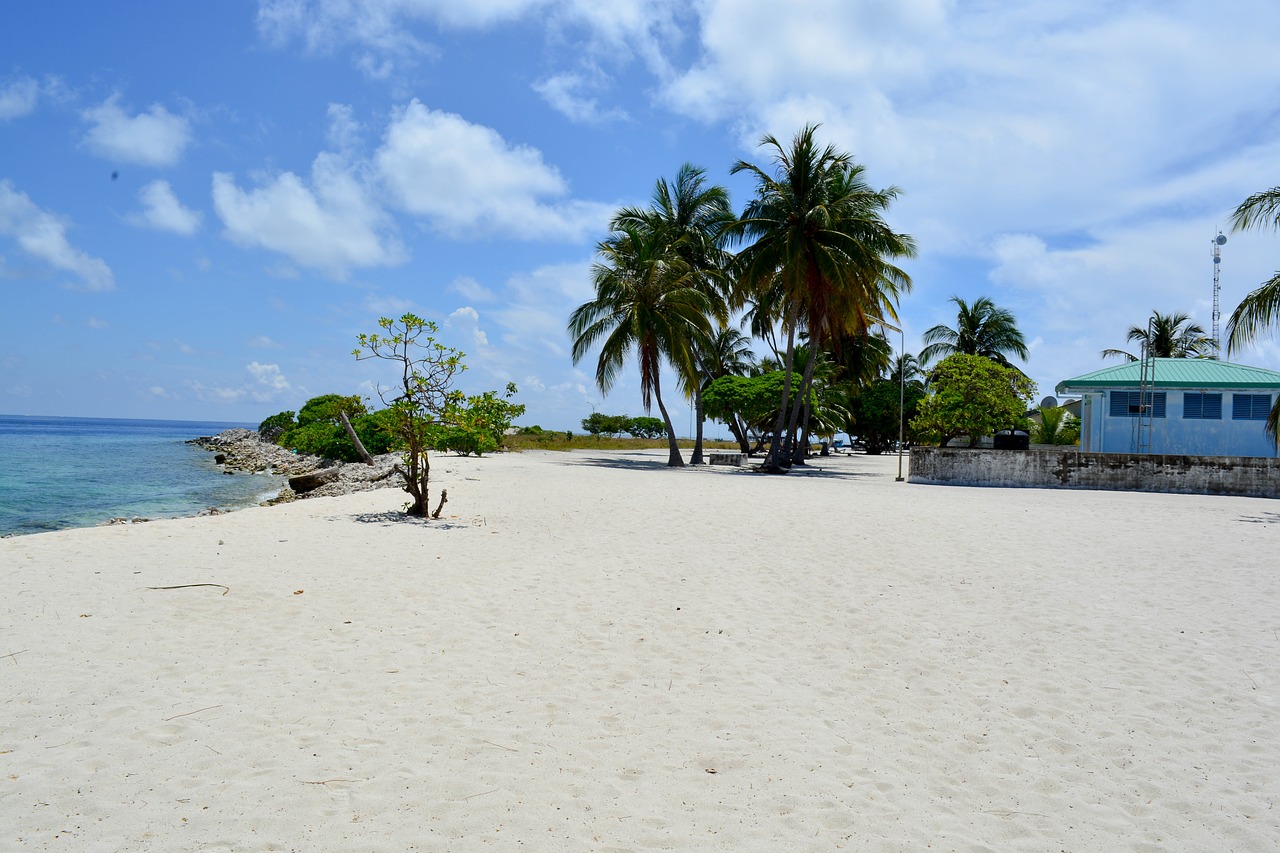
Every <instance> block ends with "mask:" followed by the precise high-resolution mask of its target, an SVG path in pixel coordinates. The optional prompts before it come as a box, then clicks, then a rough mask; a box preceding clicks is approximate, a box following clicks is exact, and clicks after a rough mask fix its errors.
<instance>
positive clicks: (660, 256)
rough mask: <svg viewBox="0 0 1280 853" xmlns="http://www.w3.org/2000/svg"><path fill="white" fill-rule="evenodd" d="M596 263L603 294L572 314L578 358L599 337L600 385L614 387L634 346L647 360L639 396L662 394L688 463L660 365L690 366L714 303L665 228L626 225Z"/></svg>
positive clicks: (673, 457) (671, 460)
mask: <svg viewBox="0 0 1280 853" xmlns="http://www.w3.org/2000/svg"><path fill="white" fill-rule="evenodd" d="M597 251H598V254H599V256H600V260H599V261H597V262H596V263H595V264H593V265H592V268H591V277H592V281H593V283H594V285H595V288H596V298H595V299H593V300H591V301H590V302H586V303H584V304H582V305H580V306H578V308H576V309H575V310H574V312H573V313H572V314H571V315H570V316H569V334H571V335H572V336H573V338H574V341H573V363H574V364H577V363H578V362H579V361H581V360H582V359H583V358H585V357H586V355H587V353H588V352H589V351H590V350H591V349H592V348H593V347H594V346H595V345H596V344H597V343H599V344H600V356H599V360H598V361H597V363H596V385H598V386H599V388H600V390H601V392H602V393H605V394H607V393H608V392H609V390H610V389H611V388H612V387H613V385H614V382H615V381H616V379H617V377H618V373H619V372H620V371H621V370H622V367H623V365H624V363H625V362H626V360H627V357H628V356H629V355H630V353H631V351H632V350H634V351H635V352H636V355H637V357H638V360H639V364H640V398H641V403H642V404H643V405H644V410H645V411H646V412H649V411H650V410H651V406H652V403H653V402H654V401H657V403H658V410H659V411H660V412H661V413H662V420H663V423H664V424H665V425H666V427H667V445H668V451H669V453H668V458H667V464H668V465H671V466H682V465H684V459H683V458H682V457H681V455H680V448H679V447H678V446H677V445H676V432H675V427H674V426H673V425H672V423H671V416H670V415H669V414H668V413H667V407H666V405H665V404H664V403H663V402H662V387H661V367H662V360H663V359H664V358H665V359H667V360H668V361H669V362H670V363H671V364H672V365H673V366H674V367H675V368H676V370H677V372H686V371H688V370H690V369H691V368H690V365H691V363H692V359H693V357H692V353H691V351H690V342H691V341H692V340H694V339H695V338H696V337H697V336H698V335H699V334H706V333H707V331H708V324H707V314H708V313H709V312H710V310H711V306H710V303H709V300H708V299H707V296H706V294H704V293H703V292H702V291H701V290H699V289H698V288H697V287H695V286H694V284H695V283H696V281H695V279H696V276H695V275H694V273H693V272H692V270H691V269H690V267H689V265H688V264H687V263H685V261H683V260H682V259H681V258H679V257H678V256H677V255H675V254H674V253H673V252H671V251H670V246H669V244H668V242H667V241H666V240H665V239H664V237H663V235H662V234H661V233H660V232H658V231H654V230H652V229H646V228H640V227H636V226H635V225H634V224H631V225H627V226H626V227H624V228H621V229H619V230H617V231H615V232H614V235H613V236H612V237H610V238H609V239H607V240H605V241H604V242H602V243H601V244H600V245H599V246H598V248H597Z"/></svg>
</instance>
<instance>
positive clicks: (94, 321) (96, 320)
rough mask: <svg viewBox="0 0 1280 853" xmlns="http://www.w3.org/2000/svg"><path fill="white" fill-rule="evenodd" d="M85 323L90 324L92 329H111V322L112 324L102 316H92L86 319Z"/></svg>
mask: <svg viewBox="0 0 1280 853" xmlns="http://www.w3.org/2000/svg"><path fill="white" fill-rule="evenodd" d="M85 325H86V326H88V327H89V328H90V329H109V328H111V324H110V323H108V322H107V321H106V320H103V319H102V318H100V317H90V318H89V319H88V320H86V321H85Z"/></svg>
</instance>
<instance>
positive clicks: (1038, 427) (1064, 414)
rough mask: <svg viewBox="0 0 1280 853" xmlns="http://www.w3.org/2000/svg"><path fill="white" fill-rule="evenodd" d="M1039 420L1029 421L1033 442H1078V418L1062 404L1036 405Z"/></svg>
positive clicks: (1068, 443)
mask: <svg viewBox="0 0 1280 853" xmlns="http://www.w3.org/2000/svg"><path fill="white" fill-rule="evenodd" d="M1036 412H1037V413H1038V414H1039V415H1040V419H1039V420H1033V421H1032V422H1031V441H1032V442H1033V443H1035V444H1060V445H1071V444H1079V443H1080V419H1079V418H1077V417H1076V416H1075V415H1073V414H1071V413H1070V412H1068V411H1067V410H1066V409H1065V408H1063V407H1062V406H1038V407H1037V408H1036Z"/></svg>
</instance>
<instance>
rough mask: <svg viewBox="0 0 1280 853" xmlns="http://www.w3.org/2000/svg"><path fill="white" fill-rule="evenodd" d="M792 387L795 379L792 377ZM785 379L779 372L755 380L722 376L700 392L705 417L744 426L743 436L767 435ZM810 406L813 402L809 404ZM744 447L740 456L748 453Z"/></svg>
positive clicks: (772, 422)
mask: <svg viewBox="0 0 1280 853" xmlns="http://www.w3.org/2000/svg"><path fill="white" fill-rule="evenodd" d="M790 381H791V382H792V383H793V384H795V383H797V382H798V377H796V376H794V375H793V376H792V377H791V378H790ZM787 382H788V378H787V377H785V376H783V374H782V371H780V370H770V371H767V372H765V373H761V374H759V375H757V376H734V375H728V376H721V377H720V378H719V379H717V380H715V381H714V382H712V383H711V384H709V385H708V386H707V387H706V390H704V391H703V392H702V397H703V404H704V405H705V406H706V409H707V414H708V415H710V416H711V417H713V418H715V419H716V420H718V421H721V422H722V423H730V422H731V421H733V420H736V421H738V422H739V423H741V424H743V426H744V432H745V433H754V434H756V435H767V434H768V432H769V430H770V429H771V428H772V425H773V424H774V423H775V422H776V419H777V416H778V402H779V400H780V399H781V397H780V394H781V391H782V389H783V387H784V386H786V384H787ZM810 402H811V403H812V400H811V401H810ZM749 450H750V447H749V446H748V447H746V448H745V449H744V450H743V452H744V453H745V452H748V451H749Z"/></svg>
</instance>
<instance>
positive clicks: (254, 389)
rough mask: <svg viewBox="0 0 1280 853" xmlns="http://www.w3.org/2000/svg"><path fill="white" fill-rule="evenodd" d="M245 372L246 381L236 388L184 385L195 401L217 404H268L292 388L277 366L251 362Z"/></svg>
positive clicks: (200, 384) (197, 383) (195, 383)
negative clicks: (194, 397) (189, 390)
mask: <svg viewBox="0 0 1280 853" xmlns="http://www.w3.org/2000/svg"><path fill="white" fill-rule="evenodd" d="M245 372H246V373H247V374H248V380H247V381H246V382H244V383H243V384H241V385H238V386H225V385H212V386H211V385H205V384H204V383H202V382H199V381H196V380H189V381H188V382H187V383H186V385H187V387H188V388H190V389H191V391H192V392H193V393H194V394H195V396H196V398H197V399H200V400H206V401H213V402H219V403H242V402H253V403H270V402H273V401H275V400H280V399H282V398H283V397H284V396H285V395H286V394H287V393H288V392H289V391H291V390H292V388H293V386H292V385H290V384H289V381H288V380H287V379H286V378H285V377H284V374H283V373H281V372H280V365H278V364H259V363H258V362H256V361H253V362H250V363H249V364H246V365H245Z"/></svg>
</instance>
